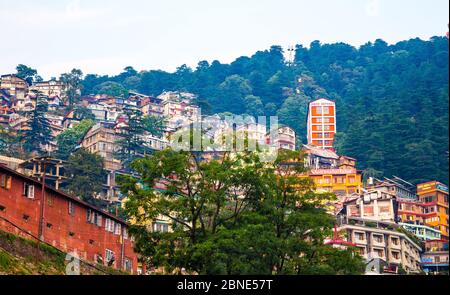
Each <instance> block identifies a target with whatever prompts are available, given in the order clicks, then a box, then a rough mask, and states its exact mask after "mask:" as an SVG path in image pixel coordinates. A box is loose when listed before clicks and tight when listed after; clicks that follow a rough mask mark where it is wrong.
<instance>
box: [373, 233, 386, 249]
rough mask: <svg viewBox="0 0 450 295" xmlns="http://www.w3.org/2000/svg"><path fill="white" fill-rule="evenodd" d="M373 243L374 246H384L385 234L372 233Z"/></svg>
mask: <svg viewBox="0 0 450 295" xmlns="http://www.w3.org/2000/svg"><path fill="white" fill-rule="evenodd" d="M372 244H373V245H374V246H380V247H384V246H385V244H384V237H383V235H379V234H372Z"/></svg>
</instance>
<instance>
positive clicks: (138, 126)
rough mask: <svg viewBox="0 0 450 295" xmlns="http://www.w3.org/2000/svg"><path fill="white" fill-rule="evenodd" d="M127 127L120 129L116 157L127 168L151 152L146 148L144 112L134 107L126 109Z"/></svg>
mask: <svg viewBox="0 0 450 295" xmlns="http://www.w3.org/2000/svg"><path fill="white" fill-rule="evenodd" d="M124 114H125V117H126V124H125V126H123V127H121V128H120V132H119V140H118V141H117V142H116V143H117V145H118V149H117V152H116V157H117V158H118V159H119V160H121V161H122V164H123V165H124V167H125V168H128V167H129V164H130V163H131V162H132V161H133V160H135V159H136V158H139V157H142V156H144V155H145V154H146V152H148V151H149V149H148V148H146V147H145V145H144V143H145V141H144V134H145V130H146V128H145V124H144V121H143V115H142V112H141V111H140V110H139V109H137V108H133V107H125V109H124Z"/></svg>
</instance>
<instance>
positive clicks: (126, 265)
mask: <svg viewBox="0 0 450 295" xmlns="http://www.w3.org/2000/svg"><path fill="white" fill-rule="evenodd" d="M123 266H124V268H125V271H127V272H131V271H132V270H133V263H132V262H131V259H129V258H126V257H125V259H124V262H123Z"/></svg>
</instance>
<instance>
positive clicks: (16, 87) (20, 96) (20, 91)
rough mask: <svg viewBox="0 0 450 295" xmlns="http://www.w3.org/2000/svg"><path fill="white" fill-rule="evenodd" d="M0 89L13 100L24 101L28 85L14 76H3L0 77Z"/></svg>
mask: <svg viewBox="0 0 450 295" xmlns="http://www.w3.org/2000/svg"><path fill="white" fill-rule="evenodd" d="M0 89H2V90H6V91H7V92H8V94H9V95H10V96H12V97H13V98H14V100H24V99H25V96H26V94H27V92H28V83H27V82H26V81H25V80H24V79H22V78H19V77H17V76H16V75H3V76H1V77H0Z"/></svg>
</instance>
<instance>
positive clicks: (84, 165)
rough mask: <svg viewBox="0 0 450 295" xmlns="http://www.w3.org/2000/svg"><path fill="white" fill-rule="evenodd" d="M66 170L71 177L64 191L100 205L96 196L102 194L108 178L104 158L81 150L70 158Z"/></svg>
mask: <svg viewBox="0 0 450 295" xmlns="http://www.w3.org/2000/svg"><path fill="white" fill-rule="evenodd" d="M65 168H66V175H67V176H69V177H68V181H67V182H66V183H65V184H64V190H66V191H68V192H69V193H71V194H73V195H74V196H77V197H79V198H80V199H82V200H83V201H86V202H88V203H91V204H93V205H99V202H98V201H97V200H96V199H95V195H96V194H98V193H100V192H101V190H102V184H103V181H104V179H105V176H106V171H105V170H104V163H103V158H102V157H101V156H100V155H97V154H91V153H89V152H88V151H87V150H85V149H83V148H81V149H79V150H77V151H76V152H75V153H73V154H72V155H71V156H70V157H69V159H68V162H67V165H66V167H65Z"/></svg>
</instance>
